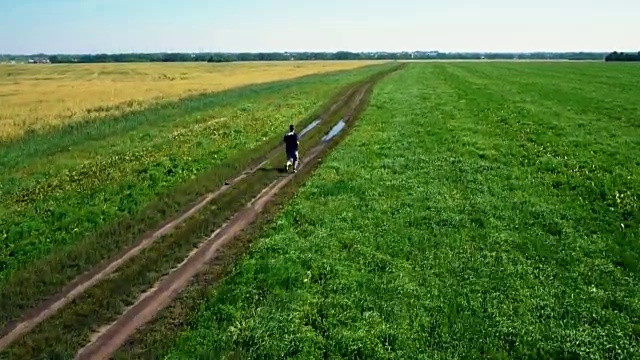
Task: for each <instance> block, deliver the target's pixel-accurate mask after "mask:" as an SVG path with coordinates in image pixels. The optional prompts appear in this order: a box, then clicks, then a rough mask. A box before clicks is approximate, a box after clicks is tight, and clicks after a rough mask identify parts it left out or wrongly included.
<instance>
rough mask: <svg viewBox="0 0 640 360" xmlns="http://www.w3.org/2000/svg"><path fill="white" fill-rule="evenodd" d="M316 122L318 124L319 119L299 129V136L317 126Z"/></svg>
mask: <svg viewBox="0 0 640 360" xmlns="http://www.w3.org/2000/svg"><path fill="white" fill-rule="evenodd" d="M318 124H320V119H318V120H316V121H314V122H312V123H311V124H309V125H307V127H306V128H304V129H302V131H300V136H304V134H306V133H308V132H309V131H311V130H313V128H314V127H316V126H318Z"/></svg>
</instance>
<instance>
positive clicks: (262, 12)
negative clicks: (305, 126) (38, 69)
mask: <svg viewBox="0 0 640 360" xmlns="http://www.w3.org/2000/svg"><path fill="white" fill-rule="evenodd" d="M638 14H640V1H633V0H535V1H532V0H527V1H524V0H485V1H482V0H476V1H473V0H448V1H447V0H441V1H430V0H386V1H377V0H371V1H366V0H228V1H226V0H225V1H221V0H218V1H215V0H209V1H207V0H180V1H169V0H167V1H162V0H153V1H151V0H0V53H13V54H16V53H21V54H25V53H36V52H45V53H97V52H106V53H114V52H155V51H234V52H235V51H307V50H309V51H335V50H351V51H368V50H388V51H398V50H440V51H501V52H502V51H534V50H543V51H575V50H595V51H609V50H623V51H628V50H636V51H637V50H640V25H638V24H639V23H638Z"/></svg>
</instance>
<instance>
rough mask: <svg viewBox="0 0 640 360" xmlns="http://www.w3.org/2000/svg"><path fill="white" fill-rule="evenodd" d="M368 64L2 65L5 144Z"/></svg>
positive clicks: (0, 114) (0, 108)
mask: <svg viewBox="0 0 640 360" xmlns="http://www.w3.org/2000/svg"><path fill="white" fill-rule="evenodd" d="M371 63H373V62H368V61H357V62H354V61H344V62H342V61H326V62H323V61H313V62H255V63H229V64H207V63H147V64H143V63H135V64H87V65H80V64H69V65H8V64H7V65H0V140H3V139H4V140H6V139H10V138H16V137H19V136H21V135H22V134H24V133H25V132H26V131H28V130H29V129H34V130H39V129H42V128H46V127H50V126H52V125H58V124H64V123H69V122H73V121H77V120H79V119H82V118H85V117H87V116H95V117H100V116H104V115H107V114H113V113H119V112H123V111H127V110H132V109H137V108H142V107H145V106H148V105H149V104H150V103H153V102H157V101H162V100H171V99H176V98H180V97H184V96H187V95H190V94H195V93H202V92H212V91H220V90H225V89H229V88H233V87H238V86H243V85H248V84H256V83H265V82H270V81H276V80H284V79H291V78H295V77H299V76H304V75H309V74H314V73H322V72H329V71H335V70H346V69H352V68H356V67H361V66H364V65H368V64H371Z"/></svg>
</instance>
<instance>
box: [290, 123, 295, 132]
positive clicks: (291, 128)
mask: <svg viewBox="0 0 640 360" xmlns="http://www.w3.org/2000/svg"><path fill="white" fill-rule="evenodd" d="M293 129H294V128H293V124H291V125H289V131H291V132H293Z"/></svg>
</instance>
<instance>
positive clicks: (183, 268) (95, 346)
mask: <svg viewBox="0 0 640 360" xmlns="http://www.w3.org/2000/svg"><path fill="white" fill-rule="evenodd" d="M371 85H372V84H365V85H363V86H362V87H361V88H360V89H358V94H357V95H356V96H355V97H354V98H353V99H354V101H353V104H352V105H351V109H350V111H349V113H348V114H346V116H345V117H344V118H343V119H342V120H340V121H339V122H338V124H336V125H335V126H334V128H333V129H331V131H330V132H329V133H332V132H340V131H342V129H344V128H345V127H346V124H348V123H349V122H350V120H351V118H352V115H353V114H354V113H355V111H356V108H357V106H358V105H359V104H360V102H361V101H362V99H363V98H364V96H365V94H366V93H367V91H369V89H370V88H371ZM341 123H342V124H343V125H340V124H341ZM336 128H338V130H337V131H336V130H335V129H336ZM334 136H335V135H334ZM334 136H332V137H329V136H326V137H325V138H323V139H322V140H321V141H320V144H319V145H317V146H316V147H314V148H313V149H311V150H310V151H309V152H308V154H307V156H305V157H304V158H303V161H302V162H301V164H300V166H299V169H300V170H302V169H304V168H305V167H306V166H308V165H309V164H310V163H312V162H313V160H316V159H317V158H318V156H319V155H320V154H321V153H322V151H323V150H324V149H325V148H326V147H327V146H328V145H329V144H330V143H332V142H333V139H334ZM293 177H294V175H293V174H291V175H287V176H285V177H283V178H280V179H278V180H276V181H274V182H273V183H271V184H270V185H269V186H267V188H265V189H264V190H263V191H262V192H261V193H260V194H259V195H258V196H257V197H256V198H254V199H253V200H252V201H251V202H250V203H249V204H247V205H246V207H245V208H243V209H242V210H240V211H239V212H237V213H236V214H235V215H234V216H233V217H232V218H231V219H230V220H229V221H228V222H226V223H225V224H224V225H223V226H222V227H220V228H218V229H217V230H216V231H215V232H214V233H213V234H212V235H211V236H210V237H209V238H208V239H207V240H205V241H204V242H203V243H202V244H201V245H200V246H199V247H198V248H196V249H195V250H194V251H192V252H191V253H190V254H189V256H188V257H187V258H186V259H185V260H184V261H183V262H182V263H181V264H179V265H178V266H177V267H175V268H174V269H173V270H172V271H171V272H169V274H168V275H167V276H165V277H164V278H163V279H161V280H160V281H159V282H158V283H157V284H156V285H155V286H154V287H153V288H151V289H150V290H148V291H147V292H146V293H144V294H143V295H141V296H140V297H139V298H138V300H137V301H136V302H135V303H134V304H133V305H132V306H130V307H129V308H128V309H127V310H126V311H125V312H124V313H123V314H122V315H121V316H120V317H119V318H118V319H117V320H116V321H114V322H113V323H111V324H110V325H108V326H106V327H103V328H102V329H100V331H99V332H98V333H96V334H94V336H93V337H92V340H91V342H90V343H89V344H87V345H86V346H85V347H84V348H82V349H81V350H80V351H79V352H78V353H77V354H76V357H75V359H82V360H84V359H107V358H109V356H111V355H112V354H113V353H114V352H115V351H116V350H118V348H120V346H122V344H124V342H125V341H126V340H127V339H128V338H129V337H130V336H131V335H132V334H133V333H134V332H135V331H136V330H137V329H138V328H140V327H141V326H143V325H144V324H146V323H147V322H149V321H151V320H152V319H153V318H154V316H155V315H156V314H157V313H158V312H159V311H160V310H162V309H163V308H165V307H166V306H167V305H168V304H169V303H171V301H173V299H175V297H176V296H177V295H178V294H179V293H180V291H182V290H183V289H184V288H185V287H186V286H187V285H188V284H189V282H190V281H191V279H192V278H193V277H194V276H195V275H196V274H197V273H198V272H200V271H201V270H202V269H203V268H204V267H205V266H206V265H207V263H208V262H209V261H210V260H211V259H212V258H213V257H214V256H215V255H216V253H217V252H218V251H219V250H220V249H221V248H222V247H223V246H225V245H226V244H227V243H229V242H230V241H231V240H233V239H234V238H235V237H236V236H237V235H238V234H239V233H240V232H241V231H242V230H243V229H244V228H246V227H247V226H249V225H250V224H251V223H252V222H253V221H254V220H256V218H257V217H258V215H259V214H260V213H261V212H262V210H263V209H264V208H265V206H266V205H267V203H268V202H269V201H270V200H271V199H272V198H273V197H274V196H276V195H277V193H278V192H279V191H280V190H281V189H282V188H283V187H284V186H286V185H287V184H288V183H289V182H290V181H291V180H292V179H293Z"/></svg>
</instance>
